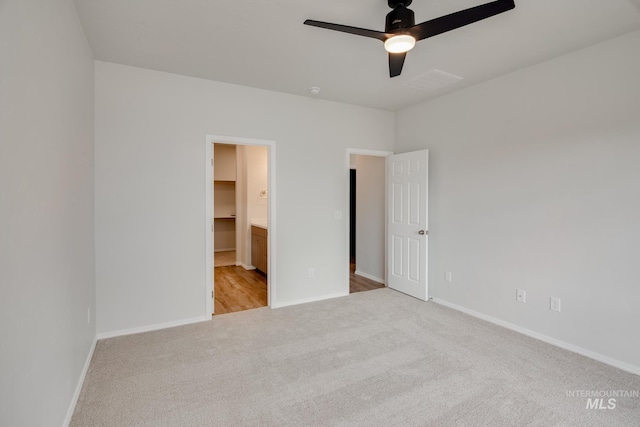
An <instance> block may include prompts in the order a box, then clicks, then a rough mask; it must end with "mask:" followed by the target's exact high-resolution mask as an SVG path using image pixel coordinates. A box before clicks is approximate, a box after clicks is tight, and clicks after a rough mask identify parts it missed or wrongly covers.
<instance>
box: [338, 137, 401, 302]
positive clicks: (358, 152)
mask: <svg viewBox="0 0 640 427" xmlns="http://www.w3.org/2000/svg"><path fill="white" fill-rule="evenodd" d="M352 154H356V155H359V156H371V157H385V158H386V157H389V156H391V155H393V154H395V153H394V152H393V151H381V150H366V149H361V148H347V153H346V162H345V166H346V173H345V175H346V186H345V188H346V189H347V191H346V193H347V196H346V203H345V206H346V211H347V212H346V215H345V218H346V221H345V223H346V226H345V227H346V228H345V236H346V239H345V247H346V252H345V254H347V256H346V284H345V289H346V295H349V293H350V289H349V277H350V274H349V269H350V268H351V266H350V260H349V256H348V255H349V229H350V224H349V217H350V215H351V207H350V205H349V192H350V188H349V187H350V172H349V171H350V170H351V155H352ZM386 169H387V167H386V160H385V174H384V182H385V185H384V189H383V191H384V200H385V210H384V262H385V273H384V281H385V283H387V282H388V281H389V280H388V279H389V278H388V277H387V275H388V271H387V268H386V264H387V255H388V247H387V209H386V203H387V171H386ZM356 171H357V170H356ZM356 174H357V172H356ZM356 179H357V178H356ZM357 239H358V237H357V235H356V240H357ZM385 286H386V284H385Z"/></svg>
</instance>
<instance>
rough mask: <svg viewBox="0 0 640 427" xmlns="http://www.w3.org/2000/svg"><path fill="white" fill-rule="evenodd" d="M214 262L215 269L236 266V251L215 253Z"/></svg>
mask: <svg viewBox="0 0 640 427" xmlns="http://www.w3.org/2000/svg"><path fill="white" fill-rule="evenodd" d="M213 261H214V263H213V265H214V266H215V267H224V266H227V265H236V251H222V252H215V253H214V254H213Z"/></svg>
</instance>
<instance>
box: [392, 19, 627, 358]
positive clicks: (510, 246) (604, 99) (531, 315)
mask: <svg viewBox="0 0 640 427" xmlns="http://www.w3.org/2000/svg"><path fill="white" fill-rule="evenodd" d="M638 52H640V32H638V31H636V32H633V33H630V34H628V35H625V36H622V37H619V38H617V39H613V40H610V41H608V42H605V43H602V44H599V45H596V46H593V47H590V48H587V49H584V50H581V51H578V52H574V53H571V54H568V55H565V56H563V57H560V58H557V59H554V60H551V61H549V62H545V63H542V64H539V65H535V66H532V67H529V68H526V69H523V70H520V71H518V72H514V73H512V74H509V75H506V76H504V77H501V78H498V79H495V80H493V81H489V82H486V83H484V84H481V85H478V86H475V87H471V88H468V89H465V90H461V91H458V92H456V93H452V94H450V95H447V96H443V97H440V98H437V99H435V100H433V101H431V102H427V103H424V104H421V105H418V106H415V107H412V108H408V109H405V110H403V111H401V112H399V114H398V121H397V128H396V129H397V147H396V148H397V151H398V152H406V151H411V150H417V149H422V148H428V149H429V157H430V159H431V164H430V212H429V218H430V235H429V239H430V242H429V249H430V253H429V266H430V276H429V280H430V286H429V290H430V293H431V296H432V297H436V298H440V299H442V300H445V301H448V302H450V303H454V304H457V305H459V306H462V307H465V308H467V309H471V310H475V311H477V312H480V313H483V314H485V315H489V316H492V317H494V318H497V319H500V320H503V321H507V322H510V323H512V324H515V325H518V326H520V327H523V328H526V329H529V330H532V331H534V332H538V333H541V334H544V335H546V336H548V337H551V338H555V339H558V340H561V341H564V342H566V343H569V344H572V345H575V346H578V347H581V348H583V349H587V350H589V351H592V352H595V353H598V354H601V355H604V356H607V357H610V358H613V359H615V360H618V361H621V362H623V363H626V364H630V365H632V366H635V367H636V369H640V368H638V367H640V340H638V339H637V337H638V331H637V325H638V324H640V310H638V301H640V286H638V284H639V283H640V270H639V269H638V259H639V258H640V245H639V243H638V242H640V220H639V218H640V197H639V196H638V189H639V188H640V168H638V159H640V84H638V76H640V55H638ZM445 271H451V272H452V273H453V283H452V284H446V283H444V275H445ZM516 288H522V289H524V290H526V291H527V302H526V304H522V303H517V302H516V299H515V292H516ZM551 296H554V297H559V298H561V299H562V312H561V313H555V312H552V311H550V310H549V298H550V297H551Z"/></svg>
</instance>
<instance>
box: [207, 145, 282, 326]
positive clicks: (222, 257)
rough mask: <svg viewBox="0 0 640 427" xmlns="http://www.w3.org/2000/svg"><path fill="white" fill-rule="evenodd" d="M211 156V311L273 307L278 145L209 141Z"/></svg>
mask: <svg viewBox="0 0 640 427" xmlns="http://www.w3.org/2000/svg"><path fill="white" fill-rule="evenodd" d="M207 157H208V159H209V161H208V162H207V173H206V175H207V233H206V236H207V238H206V254H207V284H206V297H207V302H206V310H207V312H208V313H209V315H213V314H224V313H230V312H235V311H242V310H247V309H251V308H258V307H264V306H270V305H271V304H272V301H273V299H274V298H273V296H274V295H273V294H274V290H275V286H274V277H275V268H274V266H275V262H274V259H275V252H274V251H271V250H269V249H271V248H272V247H273V246H274V244H273V242H274V240H275V215H274V214H275V203H274V200H273V197H272V195H273V182H275V180H274V177H273V175H274V174H273V172H274V168H273V165H274V164H275V159H274V157H275V142H274V141H263V140H253V139H246V138H232V137H216V136H208V137H207ZM257 237H258V238H257Z"/></svg>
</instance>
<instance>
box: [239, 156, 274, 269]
mask: <svg viewBox="0 0 640 427" xmlns="http://www.w3.org/2000/svg"><path fill="white" fill-rule="evenodd" d="M268 151H269V150H268V148H267V147H266V146H252V145H239V146H238V182H237V184H236V187H237V194H238V206H239V209H238V218H237V219H236V227H237V229H236V236H237V237H236V243H237V246H236V259H237V260H238V261H239V262H240V263H242V264H243V265H244V266H245V267H248V266H251V265H252V264H251V220H252V219H262V218H267V209H268V201H269V199H268V193H267V197H265V198H262V197H260V192H261V191H262V190H267V189H268V166H269V158H268ZM241 174H242V176H240V175H241Z"/></svg>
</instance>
